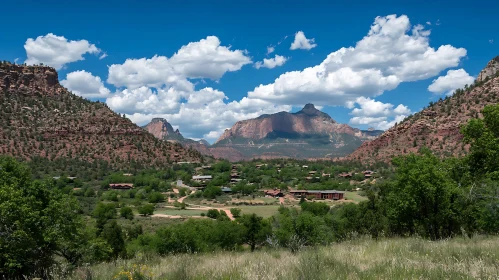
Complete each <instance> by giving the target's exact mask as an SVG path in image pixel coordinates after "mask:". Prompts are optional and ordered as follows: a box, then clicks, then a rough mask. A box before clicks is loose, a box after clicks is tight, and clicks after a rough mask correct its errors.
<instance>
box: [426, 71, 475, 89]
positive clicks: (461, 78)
mask: <svg viewBox="0 0 499 280" xmlns="http://www.w3.org/2000/svg"><path fill="white" fill-rule="evenodd" d="M474 81H475V78H473V77H472V76H470V75H469V74H468V73H467V72H466V71H465V70H464V69H458V70H449V71H447V74H446V75H445V76H440V77H438V78H437V79H435V80H433V82H432V83H431V85H430V86H428V91H430V92H433V93H435V94H443V93H445V94H447V95H451V94H453V93H454V91H455V90H456V89H458V88H463V87H464V86H465V85H471V84H472V83H473V82H474Z"/></svg>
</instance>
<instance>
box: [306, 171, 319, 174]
mask: <svg viewBox="0 0 499 280" xmlns="http://www.w3.org/2000/svg"><path fill="white" fill-rule="evenodd" d="M316 173H317V171H309V172H308V175H315V174H316Z"/></svg>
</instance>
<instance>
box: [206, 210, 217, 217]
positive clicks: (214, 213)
mask: <svg viewBox="0 0 499 280" xmlns="http://www.w3.org/2000/svg"><path fill="white" fill-rule="evenodd" d="M206 216H207V217H208V218H212V219H217V218H218V217H219V216H220V212H218V210H217V209H210V210H208V212H207V213H206Z"/></svg>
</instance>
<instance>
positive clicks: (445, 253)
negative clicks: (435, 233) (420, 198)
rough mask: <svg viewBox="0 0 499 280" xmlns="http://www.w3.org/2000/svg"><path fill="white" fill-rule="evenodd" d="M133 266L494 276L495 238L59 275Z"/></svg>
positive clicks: (195, 273) (367, 245)
mask: <svg viewBox="0 0 499 280" xmlns="http://www.w3.org/2000/svg"><path fill="white" fill-rule="evenodd" d="M134 265H135V266H134ZM138 266H140V267H142V269H143V270H144V271H145V272H146V273H147V274H148V275H152V277H150V278H141V279H174V280H175V279H307V280H308V279H310V280H320V279H497V278H498V277H499V238H498V237H489V238H486V237H482V236H478V237H474V238H472V239H464V238H454V239H450V240H443V241H437V242H432V241H428V240H421V239H419V238H393V239H382V240H379V241H376V240H373V239H370V238H361V239H357V240H353V241H347V242H343V243H340V244H334V245H330V246H325V247H318V248H308V249H305V250H303V251H301V252H298V253H297V254H292V253H290V252H289V251H287V250H284V249H279V250H270V249H268V250H261V251H257V252H254V253H250V252H219V253H211V254H194V255H174V256H168V257H164V258H160V257H154V256H148V257H146V256H145V255H141V256H138V257H136V258H135V259H132V260H119V261H117V262H115V263H102V264H98V265H95V266H91V267H88V268H87V267H85V268H81V269H78V270H77V271H76V272H75V273H74V274H73V276H69V277H67V276H66V278H64V279H70V280H73V279H74V280H76V279H90V278H84V277H88V275H90V276H91V279H113V276H115V275H117V274H118V273H120V272H123V271H129V270H131V269H132V267H138ZM56 279H57V278H56ZM60 279H62V278H60ZM134 279H135V278H134Z"/></svg>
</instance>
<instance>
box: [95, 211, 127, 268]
mask: <svg viewBox="0 0 499 280" xmlns="http://www.w3.org/2000/svg"><path fill="white" fill-rule="evenodd" d="M100 237H101V238H102V239H104V240H105V241H106V242H107V243H108V244H109V246H110V247H111V250H112V254H111V256H112V257H113V258H114V259H117V258H118V257H120V256H123V255H124V254H125V253H126V250H125V240H124V238H123V230H122V229H121V226H120V225H118V223H117V222H116V220H111V221H109V222H107V223H106V224H105V225H104V228H103V229H102V233H101V235H100Z"/></svg>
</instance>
